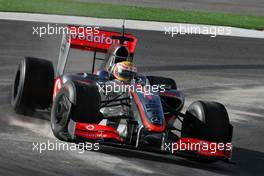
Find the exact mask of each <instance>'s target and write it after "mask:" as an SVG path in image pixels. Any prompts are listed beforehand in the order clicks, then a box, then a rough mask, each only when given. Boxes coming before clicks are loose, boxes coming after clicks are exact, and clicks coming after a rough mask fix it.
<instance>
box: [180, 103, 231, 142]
mask: <svg viewBox="0 0 264 176" xmlns="http://www.w3.org/2000/svg"><path fill="white" fill-rule="evenodd" d="M186 115H187V116H186V117H185V118H184V120H183V123H182V137H193V138H198V139H202V140H207V141H211V142H223V143H227V142H231V140H232V133H233V132H232V125H231V124H230V121H229V116H228V113H227V111H226V108H225V107H224V105H222V104H220V103H217V102H204V101H196V102H194V103H192V104H191V105H190V106H189V107H188V110H187V112H186Z"/></svg>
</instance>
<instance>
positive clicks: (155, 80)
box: [147, 76, 177, 89]
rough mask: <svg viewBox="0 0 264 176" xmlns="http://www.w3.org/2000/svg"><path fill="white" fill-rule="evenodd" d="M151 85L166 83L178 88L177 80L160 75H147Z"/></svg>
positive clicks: (170, 86)
mask: <svg viewBox="0 0 264 176" xmlns="http://www.w3.org/2000/svg"><path fill="white" fill-rule="evenodd" d="M147 78H148V80H149V83H150V85H165V86H166V87H169V88H170V89H177V84H176V82H175V81H174V80H173V79H171V78H166V77H160V76H147Z"/></svg>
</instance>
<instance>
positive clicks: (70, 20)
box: [0, 12, 264, 38]
mask: <svg viewBox="0 0 264 176" xmlns="http://www.w3.org/2000/svg"><path fill="white" fill-rule="evenodd" d="M0 19H3V20H16V21H33V22H44V23H56V24H73V25H87V26H100V27H113V28H120V27H121V26H122V23H123V20H121V19H105V18H93V17H77V16H65V15H49V14H31V13H13V12H0ZM125 24H126V28H128V29H137V30H150V31H164V32H165V29H166V28H167V29H169V28H173V27H174V28H176V29H186V28H189V29H190V28H200V29H204V28H207V29H210V28H222V29H223V30H225V31H227V30H228V31H229V33H225V34H223V33H221V34H220V33H217V35H223V36H235V37H248V38H264V32H263V31H257V30H249V29H241V28H235V27H224V26H211V25H196V24H183V23H167V22H154V21H139V20H126V22H125ZM198 31H199V30H198ZM193 33H194V34H195V33H196V34H200V32H198V33H197V32H196V31H194V32H193Z"/></svg>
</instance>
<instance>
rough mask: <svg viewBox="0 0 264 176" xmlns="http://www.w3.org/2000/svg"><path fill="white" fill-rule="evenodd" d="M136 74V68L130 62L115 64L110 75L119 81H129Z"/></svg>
mask: <svg viewBox="0 0 264 176" xmlns="http://www.w3.org/2000/svg"><path fill="white" fill-rule="evenodd" d="M136 73H137V68H136V66H135V65H134V64H133V63H132V62H130V61H122V62H118V63H116V64H115V65H114V66H113V68H112V74H113V76H114V77H115V79H118V80H119V81H130V80H131V79H133V78H134V76H135V75H136Z"/></svg>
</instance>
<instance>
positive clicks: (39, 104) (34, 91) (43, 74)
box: [11, 57, 54, 114]
mask: <svg viewBox="0 0 264 176" xmlns="http://www.w3.org/2000/svg"><path fill="white" fill-rule="evenodd" d="M53 84H54V69H53V65H52V63H51V62H50V61H47V60H43V59H37V58H31V57H26V58H25V59H23V60H22V61H21V63H20V64H19V66H18V69H17V71H16V75H15V79H14V83H13V87H12V97H11V104H12V106H13V108H14V109H15V111H16V112H17V113H22V114H25V113H27V112H29V111H30V112H31V111H33V110H34V109H36V108H39V109H45V108H48V107H49V106H50V105H51V102H52V91H53Z"/></svg>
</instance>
